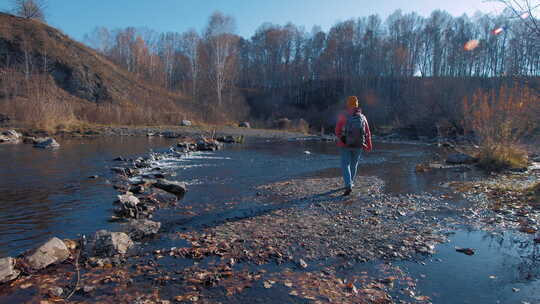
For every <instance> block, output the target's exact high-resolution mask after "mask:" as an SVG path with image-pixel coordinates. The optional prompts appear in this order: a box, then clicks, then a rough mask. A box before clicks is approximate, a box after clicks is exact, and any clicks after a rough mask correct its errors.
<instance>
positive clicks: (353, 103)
mask: <svg viewBox="0 0 540 304" xmlns="http://www.w3.org/2000/svg"><path fill="white" fill-rule="evenodd" d="M358 106H359V105H358V98H357V97H356V96H349V97H347V108H349V109H354V108H358Z"/></svg>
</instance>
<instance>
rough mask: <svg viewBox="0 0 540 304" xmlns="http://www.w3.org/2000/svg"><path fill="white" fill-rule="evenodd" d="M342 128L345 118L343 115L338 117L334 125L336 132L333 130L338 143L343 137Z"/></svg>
mask: <svg viewBox="0 0 540 304" xmlns="http://www.w3.org/2000/svg"><path fill="white" fill-rule="evenodd" d="M344 126H345V116H344V115H339V117H338V121H337V123H336V130H335V134H336V136H337V138H338V140H339V141H342V140H341V137H342V136H343V127H344Z"/></svg>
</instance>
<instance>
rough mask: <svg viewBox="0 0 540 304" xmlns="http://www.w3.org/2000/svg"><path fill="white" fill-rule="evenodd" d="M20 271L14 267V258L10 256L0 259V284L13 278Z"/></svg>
mask: <svg viewBox="0 0 540 304" xmlns="http://www.w3.org/2000/svg"><path fill="white" fill-rule="evenodd" d="M20 273H21V272H20V271H19V270H17V269H15V259H14V258H12V257H7V258H2V259H0V284H1V283H7V282H9V281H13V280H15V279H16V278H17V277H18V276H19V274H20Z"/></svg>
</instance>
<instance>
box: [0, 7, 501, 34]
mask: <svg viewBox="0 0 540 304" xmlns="http://www.w3.org/2000/svg"><path fill="white" fill-rule="evenodd" d="M47 2H48V9H47V16H48V23H49V24H50V25H52V26H54V27H57V28H59V29H61V30H62V31H63V32H65V33H66V34H68V35H70V36H71V37H73V38H75V39H78V40H81V39H82V37H83V36H84V34H85V33H88V32H90V31H91V30H92V29H94V28H95V27H96V26H105V27H108V28H118V27H126V26H135V27H148V28H151V29H154V30H157V31H160V32H163V31H177V32H181V31H184V30H187V29H189V28H192V27H193V28H195V29H197V30H201V29H202V28H203V27H204V25H205V23H206V21H207V20H208V16H209V15H210V14H212V12H214V11H216V10H220V11H222V12H224V13H226V14H230V15H233V16H234V17H235V18H236V23H237V33H238V34H240V35H242V36H244V37H251V35H252V34H253V33H254V31H255V29H257V27H259V25H261V24H262V23H263V22H272V23H277V24H285V23H287V22H289V21H291V22H293V23H294V24H296V25H300V26H304V27H305V29H306V30H308V31H309V30H311V28H312V26H313V25H320V26H321V27H322V29H323V30H327V29H328V28H329V27H330V26H332V25H333V24H335V23H336V22H337V21H343V20H347V19H350V18H357V17H361V16H368V15H370V14H375V13H377V14H379V15H381V16H383V17H386V16H387V15H388V14H390V13H392V12H393V11H395V10H396V9H402V10H403V11H404V12H410V11H416V12H417V13H419V14H421V15H429V14H430V13H431V11H433V10H435V9H443V10H446V11H448V12H449V13H451V14H452V15H461V14H463V13H467V14H469V15H472V14H474V13H475V12H476V11H478V10H480V11H483V12H497V11H500V9H499V6H498V5H497V4H495V3H492V2H491V3H490V2H486V1H485V0H442V1H441V0H48V1H47ZM10 3H11V1H10V0H0V10H6V9H9V7H10Z"/></svg>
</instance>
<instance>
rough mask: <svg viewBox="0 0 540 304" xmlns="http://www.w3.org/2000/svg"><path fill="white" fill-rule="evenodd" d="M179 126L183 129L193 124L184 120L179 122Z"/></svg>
mask: <svg viewBox="0 0 540 304" xmlns="http://www.w3.org/2000/svg"><path fill="white" fill-rule="evenodd" d="M180 125H181V126H183V127H191V126H192V125H193V123H191V120H187V119H184V120H182V121H181V122H180Z"/></svg>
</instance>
